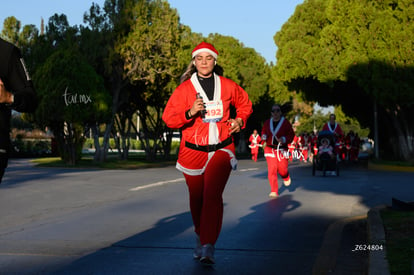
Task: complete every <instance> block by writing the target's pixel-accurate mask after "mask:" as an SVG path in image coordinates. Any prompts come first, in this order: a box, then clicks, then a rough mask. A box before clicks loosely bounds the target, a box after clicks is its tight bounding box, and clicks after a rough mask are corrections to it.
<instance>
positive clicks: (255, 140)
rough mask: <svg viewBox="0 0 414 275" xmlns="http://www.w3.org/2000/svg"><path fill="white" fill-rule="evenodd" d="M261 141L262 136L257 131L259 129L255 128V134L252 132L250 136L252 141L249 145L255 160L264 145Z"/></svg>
mask: <svg viewBox="0 0 414 275" xmlns="http://www.w3.org/2000/svg"><path fill="white" fill-rule="evenodd" d="M261 141H262V138H261V137H260V136H259V134H258V133H257V130H256V129H254V130H253V134H251V136H250V138H249V142H250V145H249V147H250V150H251V153H252V160H253V161H255V162H256V161H257V156H258V155H259V147H261V146H262V145H261V144H260V142H261Z"/></svg>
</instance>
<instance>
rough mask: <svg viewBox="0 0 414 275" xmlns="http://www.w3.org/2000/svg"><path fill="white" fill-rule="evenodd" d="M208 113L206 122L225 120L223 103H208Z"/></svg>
mask: <svg viewBox="0 0 414 275" xmlns="http://www.w3.org/2000/svg"><path fill="white" fill-rule="evenodd" d="M205 104H206V113H205V117H204V119H203V121H204V122H218V121H220V120H221V119H222V118H223V102H222V101H221V100H220V101H210V102H206V103H205Z"/></svg>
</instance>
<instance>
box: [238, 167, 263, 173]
mask: <svg viewBox="0 0 414 275" xmlns="http://www.w3.org/2000/svg"><path fill="white" fill-rule="evenodd" d="M254 170H259V168H246V169H240V170H239V171H240V172H246V171H254Z"/></svg>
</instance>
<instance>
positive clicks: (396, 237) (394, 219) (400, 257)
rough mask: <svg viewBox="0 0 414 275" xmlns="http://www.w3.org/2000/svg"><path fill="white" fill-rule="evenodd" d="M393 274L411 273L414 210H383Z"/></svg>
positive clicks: (386, 240)
mask: <svg viewBox="0 0 414 275" xmlns="http://www.w3.org/2000/svg"><path fill="white" fill-rule="evenodd" d="M380 213H381V218H382V220H383V223H384V229H385V243H386V244H385V246H386V250H387V259H388V263H389V267H390V272H391V274H396V275H397V274H398V275H400V274H401V275H404V274H407V275H410V274H413V273H411V272H414V270H411V267H412V262H413V261H414V211H400V210H394V209H391V208H385V209H383V210H381V212H380Z"/></svg>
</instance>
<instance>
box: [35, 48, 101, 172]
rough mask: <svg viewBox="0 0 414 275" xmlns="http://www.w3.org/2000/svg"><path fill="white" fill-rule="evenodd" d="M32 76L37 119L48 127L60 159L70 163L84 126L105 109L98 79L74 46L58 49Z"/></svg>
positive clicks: (78, 153) (74, 158)
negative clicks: (36, 93) (55, 141)
mask: <svg viewBox="0 0 414 275" xmlns="http://www.w3.org/2000/svg"><path fill="white" fill-rule="evenodd" d="M33 79H34V81H35V83H36V88H37V91H38V97H39V102H40V104H39V106H38V109H37V110H36V113H35V115H36V119H37V122H38V123H39V124H40V125H41V126H43V127H46V126H48V127H50V129H51V130H52V132H53V134H54V136H55V138H56V139H57V142H58V146H59V149H60V150H59V151H60V153H61V157H62V159H63V160H65V162H66V163H68V164H70V165H74V164H76V162H77V161H78V160H79V159H80V157H81V150H82V145H83V141H84V131H85V128H86V126H87V125H88V123H94V122H96V121H99V120H100V119H101V118H102V117H104V116H105V114H106V113H107V112H108V111H109V106H108V98H107V93H106V92H105V88H104V86H103V81H102V78H101V77H100V76H99V75H97V74H96V72H95V71H94V69H93V68H92V67H91V66H90V65H89V64H88V63H86V62H85V61H83V58H82V55H81V54H80V53H79V52H78V51H77V50H76V49H59V50H57V51H56V52H55V53H53V54H52V55H51V56H50V57H49V58H48V59H47V60H46V62H45V63H44V64H43V65H41V66H39V67H38V68H37V70H36V73H35V74H34V76H33Z"/></svg>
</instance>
